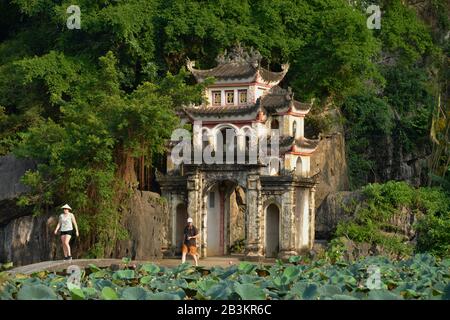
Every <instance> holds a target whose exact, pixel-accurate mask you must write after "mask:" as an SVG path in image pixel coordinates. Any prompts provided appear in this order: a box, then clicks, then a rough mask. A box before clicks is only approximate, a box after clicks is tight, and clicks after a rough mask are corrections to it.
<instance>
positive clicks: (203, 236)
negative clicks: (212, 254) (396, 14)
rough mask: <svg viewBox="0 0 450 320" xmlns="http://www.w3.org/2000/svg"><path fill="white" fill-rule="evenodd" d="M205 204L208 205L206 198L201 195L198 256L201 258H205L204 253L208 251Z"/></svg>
mask: <svg viewBox="0 0 450 320" xmlns="http://www.w3.org/2000/svg"><path fill="white" fill-rule="evenodd" d="M207 203H208V196H207V195H206V194H205V195H203V199H202V215H201V221H202V222H201V227H200V239H199V241H200V255H201V256H202V257H206V253H207V250H208V245H207V243H208V238H207V234H208V220H207V218H208V217H207V209H206V208H207Z"/></svg>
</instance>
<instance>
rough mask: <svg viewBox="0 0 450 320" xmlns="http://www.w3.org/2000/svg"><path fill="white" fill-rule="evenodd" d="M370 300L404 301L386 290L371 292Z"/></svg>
mask: <svg viewBox="0 0 450 320" xmlns="http://www.w3.org/2000/svg"><path fill="white" fill-rule="evenodd" d="M368 299H369V300H402V297H401V296H398V295H396V294H394V293H392V292H389V291H388V290H385V289H380V290H371V291H370V292H369V295H368Z"/></svg>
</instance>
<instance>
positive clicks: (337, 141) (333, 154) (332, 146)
mask: <svg viewBox="0 0 450 320" xmlns="http://www.w3.org/2000/svg"><path fill="white" fill-rule="evenodd" d="M324 115H327V116H328V117H329V118H330V119H331V121H332V123H333V127H332V128H331V129H330V130H329V131H328V133H327V134H324V135H321V140H320V142H319V146H318V147H317V150H316V152H314V154H313V156H312V157H311V172H312V173H315V172H318V171H320V175H319V181H318V182H319V184H318V185H317V188H316V198H315V204H316V208H319V207H320V206H321V204H322V202H323V201H324V199H325V198H326V197H327V195H328V194H329V193H332V192H337V191H344V190H348V188H349V182H348V175H347V161H346V158H345V138H344V128H343V127H342V125H341V124H340V122H339V114H338V112H337V111H336V110H329V111H326V112H325V113H324Z"/></svg>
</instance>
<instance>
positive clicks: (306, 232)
mask: <svg viewBox="0 0 450 320" xmlns="http://www.w3.org/2000/svg"><path fill="white" fill-rule="evenodd" d="M297 192H298V194H297V197H299V198H298V199H297V200H298V201H297V205H298V208H296V211H297V212H298V228H297V235H298V242H297V246H298V247H297V251H298V252H299V253H300V252H304V251H305V250H308V248H309V242H310V241H309V239H310V212H309V195H310V192H309V189H306V188H298V189H297Z"/></svg>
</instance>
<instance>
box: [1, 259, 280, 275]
mask: <svg viewBox="0 0 450 320" xmlns="http://www.w3.org/2000/svg"><path fill="white" fill-rule="evenodd" d="M242 260H243V258H242V257H236V256H226V257H210V258H205V259H200V261H199V266H203V267H213V266H222V267H226V266H230V265H232V264H239V263H240V262H241V261H242ZM186 261H187V262H189V263H192V264H194V260H193V259H192V258H191V257H189V258H188V259H187V260H186ZM259 262H261V263H264V264H273V263H274V262H275V259H264V260H263V261H259ZM143 263H154V264H157V265H159V266H164V267H175V266H177V265H179V264H180V263H181V260H180V259H175V258H170V259H155V260H148V261H143V260H136V261H132V262H130V264H143ZM89 264H94V265H96V266H98V267H108V266H110V265H119V266H124V263H123V262H122V260H121V259H76V260H72V261H64V260H58V261H44V262H39V263H34V264H30V265H27V266H21V267H17V268H14V269H12V270H10V271H9V273H10V274H19V273H20V274H31V273H35V272H39V271H44V270H47V271H62V270H66V269H67V268H68V267H69V266H72V265H77V266H79V267H81V268H86V267H87V266H88V265H89Z"/></svg>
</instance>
